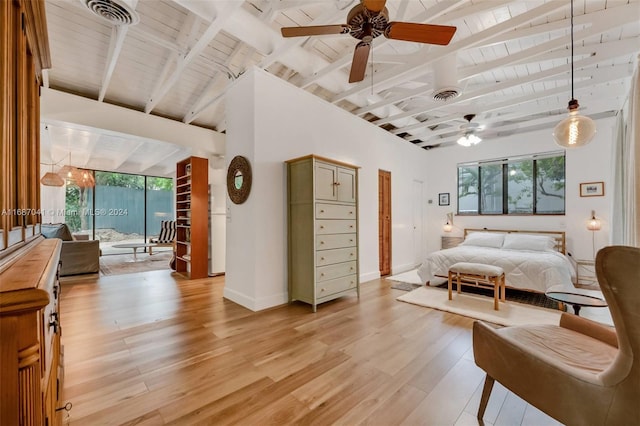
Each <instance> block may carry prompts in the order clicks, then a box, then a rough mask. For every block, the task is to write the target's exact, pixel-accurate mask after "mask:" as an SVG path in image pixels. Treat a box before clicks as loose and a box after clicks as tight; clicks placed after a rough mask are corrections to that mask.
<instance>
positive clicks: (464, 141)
mask: <svg viewBox="0 0 640 426" xmlns="http://www.w3.org/2000/svg"><path fill="white" fill-rule="evenodd" d="M480 142H482V139H481V138H480V137H479V136H476V135H474V134H473V133H470V134H468V135H463V136H461V137H460V138H459V139H458V145H462V146H464V147H470V146H473V145H478V144H479V143H480Z"/></svg>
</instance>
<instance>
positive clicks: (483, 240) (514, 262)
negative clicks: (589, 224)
mask: <svg viewBox="0 0 640 426" xmlns="http://www.w3.org/2000/svg"><path fill="white" fill-rule="evenodd" d="M464 236H465V238H464V241H463V242H462V243H461V244H460V245H458V246H457V247H454V248H449V249H444V250H439V251H437V252H434V253H431V254H430V255H428V256H427V259H426V260H425V261H424V262H423V263H422V265H420V267H419V268H418V275H419V276H420V279H421V280H422V281H423V282H425V283H427V284H433V283H434V282H437V283H439V282H441V281H442V280H441V279H446V278H447V276H448V271H449V267H450V266H451V265H453V264H454V263H457V262H473V263H483V264H487V265H495V266H500V267H501V268H503V269H504V272H505V277H506V285H507V287H510V288H517V289H521V290H528V291H534V292H545V291H546V290H547V289H548V288H549V287H552V286H555V285H565V286H570V287H573V284H572V282H573V281H574V278H575V271H574V270H575V268H574V267H573V265H572V262H571V261H570V260H569V259H568V258H567V257H566V255H565V234H564V232H553V231H513V230H508V231H507V230H495V229H465V232H464Z"/></svg>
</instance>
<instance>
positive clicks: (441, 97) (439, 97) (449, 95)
mask: <svg viewBox="0 0 640 426" xmlns="http://www.w3.org/2000/svg"><path fill="white" fill-rule="evenodd" d="M460 93H461V92H460V88H459V87H443V88H440V89H436V90H435V91H434V92H433V99H434V100H435V101H442V102H446V101H448V100H449V99H453V98H457V97H458V96H460Z"/></svg>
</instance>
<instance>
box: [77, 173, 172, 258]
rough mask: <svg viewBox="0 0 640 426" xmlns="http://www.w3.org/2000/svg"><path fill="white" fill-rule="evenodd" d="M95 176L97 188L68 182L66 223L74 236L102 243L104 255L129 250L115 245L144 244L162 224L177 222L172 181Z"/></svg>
mask: <svg viewBox="0 0 640 426" xmlns="http://www.w3.org/2000/svg"><path fill="white" fill-rule="evenodd" d="M93 173H94V176H95V181H96V186H95V188H79V187H78V186H77V185H75V184H74V183H73V182H71V181H69V182H67V187H66V200H65V201H66V208H65V215H66V216H65V222H66V223H67V225H68V226H69V228H71V231H72V232H73V233H74V234H75V233H81V234H86V235H89V238H90V239H97V240H100V249H101V250H102V253H103V254H114V253H124V252H126V249H125V250H123V249H117V248H113V247H112V246H113V245H116V244H118V243H123V242H127V243H144V242H145V241H148V240H149V238H150V237H154V236H158V233H159V232H160V223H161V221H163V220H173V219H175V213H174V205H175V204H174V196H175V195H174V191H173V179H171V178H162V177H153V176H143V175H133V174H127V173H117V172H104V171H94V172H93ZM168 250H171V249H170V248H169V249H168Z"/></svg>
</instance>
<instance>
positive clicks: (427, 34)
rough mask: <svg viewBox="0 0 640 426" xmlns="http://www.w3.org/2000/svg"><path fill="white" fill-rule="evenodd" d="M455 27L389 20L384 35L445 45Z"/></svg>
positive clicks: (394, 38)
mask: <svg viewBox="0 0 640 426" xmlns="http://www.w3.org/2000/svg"><path fill="white" fill-rule="evenodd" d="M456 29H457V28H456V27H451V26H448V25H429V24H415V23H412V22H389V25H387V28H386V29H385V31H384V35H385V37H387V38H390V39H393V40H405V41H417V42H418V43H428V44H439V45H442V46H446V45H447V44H449V42H450V41H451V39H452V38H453V35H454V34H455V32H456Z"/></svg>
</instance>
